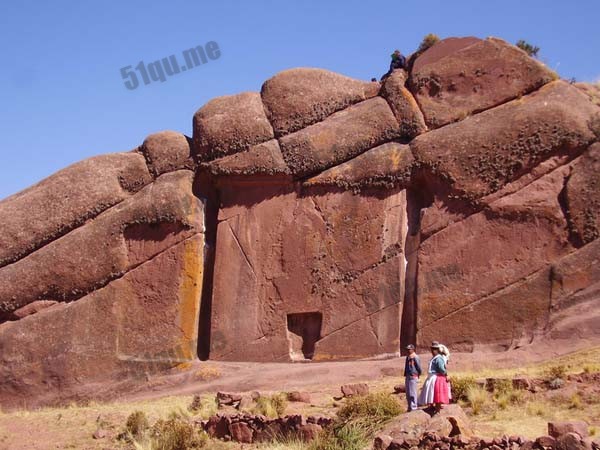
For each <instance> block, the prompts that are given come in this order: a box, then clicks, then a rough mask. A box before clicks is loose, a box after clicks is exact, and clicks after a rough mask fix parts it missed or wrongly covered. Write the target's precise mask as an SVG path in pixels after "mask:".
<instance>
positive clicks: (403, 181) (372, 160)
mask: <svg viewBox="0 0 600 450" xmlns="http://www.w3.org/2000/svg"><path fill="white" fill-rule="evenodd" d="M413 163H414V158H413V155H412V153H411V151H410V147H409V146H408V145H402V144H398V143H397V142H388V143H387V144H382V145H380V146H378V147H375V148H373V149H371V150H367V151H366V152H365V153H363V154H362V155H359V156H357V157H356V158H354V159H351V160H350V161H347V162H345V163H342V164H340V165H338V166H335V167H332V168H331V169H328V170H325V171H324V172H321V173H320V174H319V175H317V176H315V177H312V178H309V179H308V180H307V181H306V182H305V184H306V185H307V186H338V187H340V188H344V189H359V190H360V189H363V188H372V187H379V188H393V187H397V186H401V187H406V186H408V185H410V180H411V174H412V168H413Z"/></svg>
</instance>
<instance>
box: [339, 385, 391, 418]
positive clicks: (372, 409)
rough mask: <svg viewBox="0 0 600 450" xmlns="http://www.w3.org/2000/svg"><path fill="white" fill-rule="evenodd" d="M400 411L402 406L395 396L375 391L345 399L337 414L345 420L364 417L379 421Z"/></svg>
mask: <svg viewBox="0 0 600 450" xmlns="http://www.w3.org/2000/svg"><path fill="white" fill-rule="evenodd" d="M401 413H402V406H401V405H400V403H399V402H398V400H397V399H396V397H395V396H392V395H390V394H387V393H385V392H377V393H371V394H367V395H363V396H357V397H351V398H349V399H347V400H346V403H345V404H344V405H343V406H342V407H341V408H340V410H339V411H338V413H337V415H338V417H339V418H340V419H341V420H343V421H346V422H349V421H353V420H357V419H363V418H364V419H368V420H369V421H370V422H379V423H381V422H385V421H386V420H389V419H391V418H392V417H395V416H397V415H399V414H401Z"/></svg>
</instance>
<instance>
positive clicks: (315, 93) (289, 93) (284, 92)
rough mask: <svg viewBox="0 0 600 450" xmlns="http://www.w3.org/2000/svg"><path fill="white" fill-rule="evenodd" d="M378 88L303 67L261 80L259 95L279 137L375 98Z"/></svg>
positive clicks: (338, 75)
mask: <svg viewBox="0 0 600 450" xmlns="http://www.w3.org/2000/svg"><path fill="white" fill-rule="evenodd" d="M379 89H380V85H379V83H376V82H372V83H369V82H364V81H360V80H355V79H353V78H349V77H346V76H343V75H340V74H337V73H334V72H330V71H328V70H323V69H314V68H305V67H303V68H298V69H290V70H284V71H283V72H279V73H278V74H277V75H275V76H274V77H273V78H270V79H268V80H267V81H265V83H264V84H263V86H262V89H261V96H262V100H263V103H264V104H265V110H266V111H267V117H268V118H269V120H270V121H271V124H272V125H273V129H274V131H275V136H276V137H281V136H283V135H285V134H289V133H292V132H294V131H298V130H301V129H302V128H304V127H307V126H309V125H312V124H314V123H317V122H320V121H321V120H323V119H325V118H326V117H327V116H329V115H331V114H333V113H334V112H336V111H340V110H342V109H345V108H347V107H348V106H350V105H353V104H354V103H358V102H361V101H363V100H366V99H368V98H371V97H375V96H376V95H377V93H378V92H379Z"/></svg>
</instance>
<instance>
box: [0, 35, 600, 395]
mask: <svg viewBox="0 0 600 450" xmlns="http://www.w3.org/2000/svg"><path fill="white" fill-rule="evenodd" d="M410 60H411V61H412V63H411V65H410V67H409V71H408V72H405V71H403V70H399V71H395V72H393V73H392V74H391V75H390V76H389V77H387V78H386V79H385V80H383V81H382V82H365V81H361V80H354V79H351V78H348V77H345V76H343V75H339V74H335V73H332V72H329V71H326V70H322V69H315V68H299V69H290V70H286V71H283V72H281V73H279V74H276V75H275V76H273V77H272V78H270V79H269V80H267V81H266V82H265V84H264V85H263V87H262V89H261V92H246V93H241V94H237V95H232V96H227V97H219V98H216V99H213V100H211V101H210V102H208V103H207V104H206V105H204V106H203V107H201V108H200V109H199V110H198V111H197V112H196V114H195V115H194V118H193V124H194V130H193V136H192V137H187V136H184V135H182V134H180V133H176V132H174V131H162V132H158V133H155V134H152V135H150V136H148V137H147V138H146V139H145V140H144V141H143V142H142V144H141V145H140V146H139V147H138V148H136V149H134V150H132V151H131V152H128V153H115V154H108V155H104V156H99V157H95V158H91V159H88V160H85V161H82V162H80V163H77V164H74V165H73V166H70V167H68V168H66V169H64V170H61V171H60V172H57V173H56V174H54V175H52V176H50V177H49V178H47V179H46V180H43V181H41V182H40V183H38V184H36V185H34V186H32V187H30V188H29V189H26V190H25V191H23V192H20V193H18V194H15V195H13V196H11V197H9V198H7V199H5V200H3V201H2V202H0V219H1V221H2V224H3V233H2V235H1V236H0V362H1V364H0V375H1V377H0V387H1V389H0V402H2V403H3V404H7V405H14V404H19V403H20V402H22V401H23V400H24V399H27V400H28V401H29V404H34V403H39V404H41V403H51V402H54V401H57V399H67V398H77V396H80V395H87V396H91V397H94V396H102V395H105V394H106V392H107V391H108V390H110V389H113V388H114V387H115V386H117V385H123V383H125V384H126V383H128V382H129V381H131V380H133V381H132V382H135V380H139V379H141V378H143V377H145V376H148V375H151V374H159V373H164V372H165V371H168V370H172V369H174V368H185V367H186V364H187V363H189V362H190V361H193V360H195V359H197V358H201V359H214V360H228V361H305V360H313V361H326V360H338V359H359V358H371V357H381V356H386V355H387V356H389V355H394V354H397V352H398V351H399V349H400V347H401V346H403V345H406V344H408V343H417V344H418V345H428V343H429V341H431V340H434V339H435V340H439V341H442V342H444V343H445V344H446V345H448V346H450V347H451V348H453V349H455V350H464V351H475V350H485V351H504V350H509V349H512V348H515V347H519V346H523V345H525V344H529V343H531V342H535V341H536V340H537V339H542V338H543V339H546V340H552V339H556V340H560V339H568V340H574V339H591V338H593V337H594V336H596V337H597V335H598V333H599V330H600V314H599V313H598V310H599V308H598V302H599V301H600V300H599V298H600V295H599V292H600V272H599V271H598V267H600V264H598V254H599V253H598V249H597V246H598V242H600V241H599V240H598V237H599V236H600V218H599V216H600V197H599V195H600V194H599V193H600V185H599V183H600V179H599V178H598V174H599V173H600V167H599V166H598V165H599V161H600V159H599V151H600V143H598V140H599V139H600V108H599V107H598V102H597V99H596V96H595V92H596V91H595V90H594V89H593V87H592V86H591V85H572V84H569V83H567V82H564V81H561V80H558V79H557V76H556V75H555V74H554V73H553V72H552V71H550V70H548V68H546V67H545V66H544V65H543V64H541V63H540V62H538V61H536V60H534V59H532V58H529V57H528V56H527V55H526V54H525V53H524V52H522V51H521V50H519V49H517V48H516V47H513V46H511V45H509V44H507V43H506V42H504V41H502V40H500V39H495V38H489V39H486V40H481V39H477V38H470V37H469V38H450V39H447V40H444V41H441V42H439V43H437V44H435V45H434V46H433V47H431V48H429V49H428V50H426V51H425V52H423V53H422V54H420V55H417V56H415V57H413V58H410ZM90 385H95V386H96V387H98V386H103V387H104V389H96V390H95V391H94V392H92V393H90V392H89V389H87V390H86V386H90Z"/></svg>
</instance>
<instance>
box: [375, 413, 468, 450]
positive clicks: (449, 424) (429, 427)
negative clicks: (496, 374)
mask: <svg viewBox="0 0 600 450" xmlns="http://www.w3.org/2000/svg"><path fill="white" fill-rule="evenodd" d="M427 436H435V437H436V439H439V438H448V437H457V436H460V437H461V438H462V439H464V440H465V441H467V442H468V440H469V438H471V437H472V436H473V429H472V428H471V424H470V422H469V419H468V418H467V415H466V414H465V412H464V411H463V410H462V409H461V407H460V406H458V405H447V406H446V407H445V408H444V409H442V411H441V412H440V413H439V414H435V415H433V416H430V415H429V414H428V413H427V412H425V411H423V410H416V411H412V412H408V413H406V414H402V415H400V416H398V417H396V418H394V419H393V420H392V421H391V422H390V423H388V424H387V425H386V426H385V427H384V429H383V430H381V431H380V432H379V433H377V435H376V436H375V439H374V444H373V448H374V449H383V450H386V449H400V448H411V447H419V448H422V447H421V446H419V444H420V443H421V442H422V439H423V438H426V437H427Z"/></svg>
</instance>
